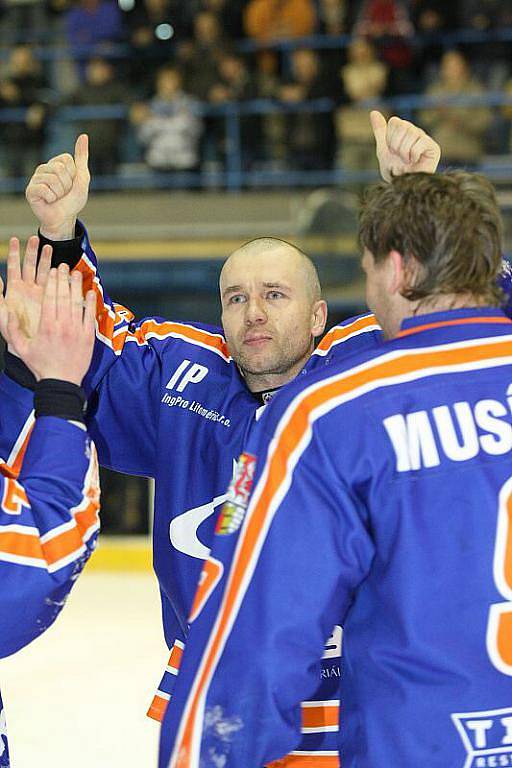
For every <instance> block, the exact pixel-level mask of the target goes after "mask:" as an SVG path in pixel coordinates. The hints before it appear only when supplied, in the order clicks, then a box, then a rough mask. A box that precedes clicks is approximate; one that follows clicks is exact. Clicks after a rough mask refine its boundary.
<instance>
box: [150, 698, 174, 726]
mask: <svg viewBox="0 0 512 768" xmlns="http://www.w3.org/2000/svg"><path fill="white" fill-rule="evenodd" d="M168 706H169V701H168V700H167V699H164V698H163V697H162V696H159V695H158V693H156V694H155V696H154V697H153V701H152V702H151V706H150V708H149V709H148V711H147V716H148V717H150V718H151V719H152V720H157V722H159V723H161V722H162V720H163V719H164V717H165V713H166V711H167V707H168Z"/></svg>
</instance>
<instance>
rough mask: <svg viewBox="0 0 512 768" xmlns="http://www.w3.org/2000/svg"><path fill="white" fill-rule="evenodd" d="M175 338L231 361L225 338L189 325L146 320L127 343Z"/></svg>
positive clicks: (143, 342) (132, 333)
mask: <svg viewBox="0 0 512 768" xmlns="http://www.w3.org/2000/svg"><path fill="white" fill-rule="evenodd" d="M169 338H175V339H181V340H182V341H186V342H187V343H189V344H193V345H196V346H199V347H202V348H203V349H206V350H208V351H209V352H214V353H215V354H217V355H219V356H220V357H221V358H222V359H223V360H225V362H226V363H229V362H230V361H231V356H230V354H229V352H228V348H227V344H226V341H225V339H224V336H223V335H222V334H220V333H211V332H210V331H206V330H204V329H203V328H199V327H198V326H196V325H191V324H188V323H174V322H169V321H166V320H164V321H157V320H152V319H149V320H145V321H143V322H142V323H141V325H140V326H139V327H138V328H137V329H136V330H135V331H134V332H130V333H129V334H128V335H127V337H126V341H131V342H135V343H136V344H138V345H139V346H144V345H147V343H148V341H149V340H150V339H157V340H158V341H164V340H165V339H169Z"/></svg>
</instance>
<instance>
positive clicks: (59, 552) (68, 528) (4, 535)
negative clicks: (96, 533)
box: [0, 451, 100, 568]
mask: <svg viewBox="0 0 512 768" xmlns="http://www.w3.org/2000/svg"><path fill="white" fill-rule="evenodd" d="M97 472H98V460H97V455H96V452H95V451H94V452H93V455H92V457H91V461H90V464H89V469H88V473H87V480H86V482H88V483H89V485H88V486H87V487H86V488H85V489H84V500H83V501H82V502H81V503H80V504H79V505H78V506H77V507H75V508H74V509H72V510H71V515H72V517H71V519H70V520H69V521H68V523H64V525H63V526H57V527H56V528H55V529H54V531H55V533H54V531H48V533H46V534H44V535H43V536H40V535H39V534H37V533H32V532H31V529H30V528H29V529H27V532H26V533H23V532H19V531H18V530H12V529H11V530H9V529H7V530H3V531H1V530H0V555H1V554H2V553H3V554H6V555H12V556H15V557H19V558H28V559H31V560H37V561H43V562H45V563H46V565H47V566H48V567H50V568H51V566H54V565H56V564H58V563H59V561H61V560H64V559H65V558H67V557H69V556H71V555H73V554H74V553H75V552H77V551H78V550H81V549H82V547H83V546H84V543H85V541H84V536H85V534H86V533H87V531H88V530H89V529H91V528H92V529H94V530H95V529H96V528H97V527H98V526H99V522H98V512H99V507H100V503H99V487H98V480H97ZM60 528H64V530H61V532H60V533H59V529H60ZM32 530H33V529H32ZM29 531H30V532H29Z"/></svg>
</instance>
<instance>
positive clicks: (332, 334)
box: [317, 315, 378, 352]
mask: <svg viewBox="0 0 512 768" xmlns="http://www.w3.org/2000/svg"><path fill="white" fill-rule="evenodd" d="M373 326H378V323H377V319H376V317H375V315H367V316H366V317H359V318H358V319H357V320H354V322H352V323H350V324H349V325H344V326H341V327H338V328H332V329H331V330H330V331H329V332H328V333H326V334H325V336H324V338H323V339H322V341H321V342H320V344H318V346H317V349H318V350H321V351H322V352H324V351H327V350H328V349H330V347H332V346H333V344H336V342H338V341H342V340H343V339H346V338H347V336H351V335H352V334H353V333H356V332H357V331H363V330H365V329H367V328H373Z"/></svg>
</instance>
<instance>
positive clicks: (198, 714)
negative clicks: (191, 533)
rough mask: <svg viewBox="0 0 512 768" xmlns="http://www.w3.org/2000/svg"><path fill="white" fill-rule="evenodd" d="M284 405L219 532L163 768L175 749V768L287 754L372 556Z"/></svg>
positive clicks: (242, 474)
mask: <svg viewBox="0 0 512 768" xmlns="http://www.w3.org/2000/svg"><path fill="white" fill-rule="evenodd" d="M281 402H282V399H279V400H276V402H275V403H274V404H273V405H272V406H271V408H270V410H269V412H268V413H267V414H265V416H264V417H263V419H262V421H261V422H260V423H259V425H258V427H257V428H256V430H255V432H254V433H253V436H252V439H251V440H250V441H249V444H248V447H247V451H246V452H245V453H244V454H243V455H242V457H241V461H240V463H239V469H238V472H237V475H236V477H235V479H234V480H233V483H232V485H231V488H230V491H229V493H228V501H227V503H226V505H225V507H224V509H223V511H222V513H221V516H220V518H219V521H218V524H217V529H216V536H215V540H214V545H213V549H212V553H211V555H210V558H209V559H208V560H207V561H206V563H205V566H204V569H203V574H202V577H201V581H200V585H199V589H198V593H197V595H196V601H195V604H194V607H193V609H192V615H191V620H192V625H191V631H190V636H189V638H188V641H187V645H186V647H185V652H184V657H183V663H182V667H181V669H180V675H179V676H178V680H177V685H176V688H175V691H174V694H173V698H172V700H171V703H170V706H169V708H168V710H167V714H166V720H165V721H164V729H163V732H162V753H163V755H164V759H163V760H162V761H161V764H160V765H161V766H162V767H163V766H164V765H167V764H168V763H166V762H165V759H166V756H165V751H166V750H169V751H170V749H171V747H172V745H174V751H173V757H172V759H171V762H170V765H172V766H178V765H179V766H180V768H185V767H186V768H192V766H194V768H198V767H199V766H200V765H201V766H204V767H205V768H206V766H212V767H213V766H215V765H218V764H220V762H222V765H225V766H226V768H227V766H232V767H233V768H235V766H236V767H238V766H241V765H243V766H244V768H260V767H261V766H262V765H265V764H267V763H268V762H269V761H272V760H276V759H278V758H281V757H283V756H284V755H286V754H287V753H288V752H289V751H290V750H292V749H293V748H294V747H295V746H296V745H297V743H298V741H299V739H300V733H301V707H300V703H301V701H303V700H305V699H307V698H308V696H310V695H311V694H312V692H313V691H314V690H315V688H316V687H317V685H318V678H319V668H320V660H321V658H322V655H323V652H324V645H325V639H326V637H328V636H329V634H330V632H331V631H332V627H333V626H334V625H335V624H341V623H342V620H343V617H344V614H345V612H346V610H347V608H348V606H349V604H350V601H351V598H352V594H353V591H354V589H355V588H356V587H357V585H358V584H359V583H360V582H361V581H362V580H363V579H364V578H365V576H366V574H367V573H368V570H369V568H370V565H371V562H372V559H373V556H374V546H373V542H372V538H371V535H370V532H369V524H368V519H367V514H366V509H365V507H364V505H363V504H362V503H361V501H360V500H359V499H358V498H357V496H355V495H354V494H353V493H352V492H350V491H349V490H348V489H347V487H346V486H345V484H344V483H343V482H342V480H341V479H340V478H339V477H338V475H337V472H336V468H335V467H334V466H333V464H332V462H331V460H330V457H329V455H328V453H327V452H326V450H325V449H324V448H323V446H322V443H321V441H319V440H317V439H314V438H313V439H312V431H311V428H310V427H309V425H308V420H307V416H304V414H301V415H300V417H299V418H297V417H295V418H292V417H290V414H289V413H284V414H283V412H282V406H281ZM274 406H278V412H279V414H282V417H281V418H280V420H279V421H278V423H277V425H275V424H274V425H273V422H275V416H274V414H275V413H276V408H275V407H274ZM269 426H271V428H272V429H273V426H275V427H276V435H277V436H276V438H270V437H269V436H268V431H267V430H268V428H269ZM327 487H329V490H327ZM332 488H335V493H333V492H332ZM219 581H220V586H219V587H218V588H216V582H219ZM210 595H211V597H210Z"/></svg>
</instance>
